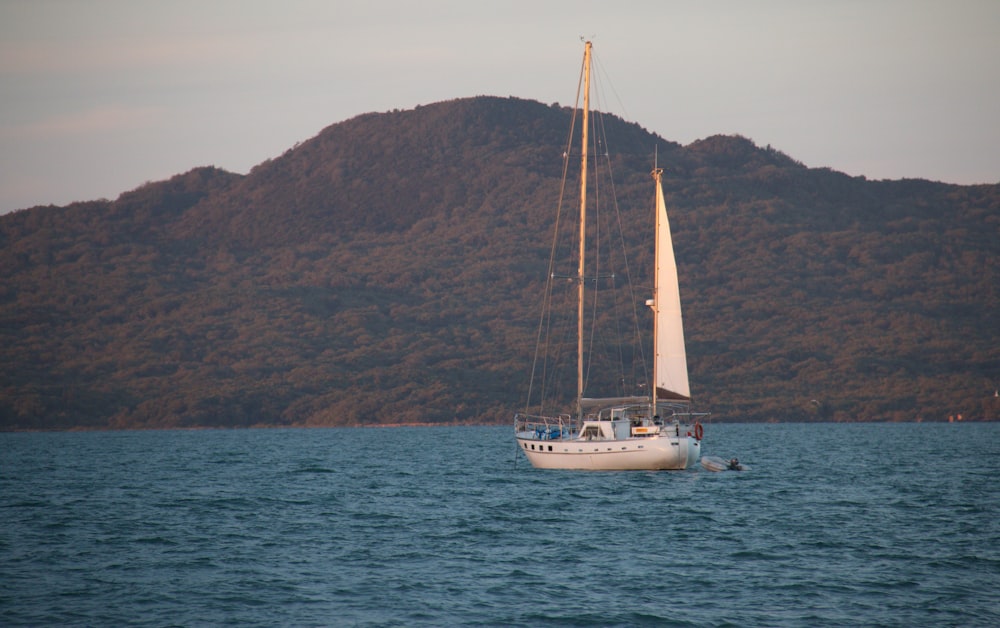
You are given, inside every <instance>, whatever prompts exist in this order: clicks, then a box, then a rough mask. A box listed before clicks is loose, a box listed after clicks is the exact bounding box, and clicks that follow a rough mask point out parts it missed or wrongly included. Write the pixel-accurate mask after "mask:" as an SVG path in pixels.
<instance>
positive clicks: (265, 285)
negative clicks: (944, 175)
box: [0, 97, 1000, 429]
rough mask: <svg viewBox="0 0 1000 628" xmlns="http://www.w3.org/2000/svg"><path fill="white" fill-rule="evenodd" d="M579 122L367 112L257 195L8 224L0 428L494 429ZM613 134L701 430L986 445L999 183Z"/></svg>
mask: <svg viewBox="0 0 1000 628" xmlns="http://www.w3.org/2000/svg"><path fill="white" fill-rule="evenodd" d="M570 115H571V112H570V111H569V109H567V108H562V107H559V106H556V105H552V106H546V105H542V104H539V103H536V102H532V101H525V100H519V99H513V98H509V99H503V98H492V97H477V98H471V99H462V100H454V101H449V102H443V103H438V104H434V105H428V106H422V107H418V108H416V109H414V110H408V111H393V112H389V113H381V114H366V115H363V116H359V117H357V118H354V119H351V120H348V121H345V122H342V123H338V124H335V125H332V126H330V127H328V128H326V129H325V130H323V131H322V132H321V133H320V134H319V135H317V136H316V137H314V138H312V139H310V140H308V141H306V142H303V143H302V144H301V145H298V146H296V147H294V148H292V149H290V150H288V151H287V152H286V153H285V154H283V155H281V156H280V157H277V158H275V159H273V160H270V161H267V162H265V163H262V164H260V165H258V166H256V167H255V168H254V169H253V170H252V171H251V172H250V173H249V174H247V175H236V174H232V173H227V172H224V171H221V170H218V169H215V168H198V169H195V170H192V171H190V172H187V173H185V174H181V175H178V176H175V177H173V178H172V179H170V180H168V181H163V182H154V183H148V184H146V185H144V186H142V187H140V188H138V189H136V190H133V191H131V192H127V193H125V194H122V195H121V196H120V197H119V198H118V199H117V200H114V201H107V200H100V201H92V202H83V203H75V204H72V205H69V206H67V207H35V208H32V209H27V210H22V211H18V212H15V213H13V214H8V215H5V216H0V276H2V277H3V279H2V280H0V428H2V429H35V428H41V429H48V428H57V429H65V428H76V427H84V428H139V427H177V426H247V425H358V424H390V423H408V422H421V423H438V422H453V421H458V422H498V421H507V420H509V418H510V415H511V413H512V412H513V411H514V410H516V409H518V408H519V407H520V406H521V405H522V404H523V402H524V398H525V393H526V386H527V379H528V371H529V368H530V360H531V355H532V351H533V348H534V340H535V333H536V325H537V313H538V312H537V305H538V295H539V294H540V292H541V287H540V286H541V284H542V282H543V281H544V279H545V273H546V264H547V256H548V246H549V239H550V237H551V231H552V224H553V220H554V209H553V208H554V207H555V205H556V201H557V195H558V193H559V180H560V177H561V172H562V163H563V159H562V153H563V151H564V143H565V137H566V131H567V129H568V128H569V120H570ZM602 120H603V122H604V124H605V125H607V127H608V130H607V135H608V137H609V138H614V140H615V145H614V146H611V147H609V148H610V151H611V152H612V153H613V154H614V155H616V170H617V171H618V172H619V173H622V175H621V176H622V178H621V181H620V182H618V183H617V184H616V185H617V188H618V189H617V192H618V195H619V196H620V197H623V198H625V199H636V201H637V202H636V203H634V204H635V205H637V206H638V208H637V209H635V210H631V209H627V210H626V211H625V213H624V220H626V221H627V222H630V223H634V224H635V225H637V226H638V225H639V224H640V223H641V221H643V220H645V219H646V218H647V217H648V213H647V211H646V209H645V203H647V202H648V197H649V194H650V188H649V177H648V172H649V169H650V165H651V162H652V154H653V151H654V148H655V150H657V152H658V160H659V165H660V166H662V167H664V168H665V170H666V174H665V179H664V186H665V189H666V191H667V196H668V199H667V200H668V208H669V211H670V213H671V225H672V228H673V231H674V246H675V249H676V252H677V257H678V265H679V268H680V272H681V289H682V299H683V301H684V316H685V326H686V334H687V338H688V362H689V369H690V373H691V380H692V389H693V390H692V392H693V395H694V397H695V401H696V405H697V407H698V409H701V410H708V411H711V412H712V413H713V420H719V421H769V420H774V421H786V420H917V419H924V420H947V419H948V417H949V416H954V417H957V416H958V415H962V417H963V418H965V419H969V420H971V419H997V418H1000V398H997V397H995V396H994V393H995V390H996V389H997V388H998V387H1000V320H998V314H997V312H998V310H1000V294H998V290H1000V288H998V286H1000V262H998V260H1000V185H979V186H957V185H947V184H942V183H933V182H928V181H922V180H904V181H867V180H865V179H864V178H852V177H848V176H846V175H843V174H841V173H838V172H834V171H831V170H829V169H810V168H806V167H805V166H803V165H802V164H799V163H797V162H796V161H794V160H793V159H791V158H789V157H788V156H786V155H784V154H782V153H781V152H779V151H777V150H774V149H771V148H770V147H767V148H761V147H758V146H755V145H754V144H753V143H752V142H750V141H749V140H747V139H744V138H741V137H726V136H716V137H711V138H707V139H705V140H701V141H698V142H695V143H693V144H691V145H688V146H680V145H678V144H675V143H672V142H669V141H666V140H663V139H661V138H658V137H656V136H654V135H652V134H650V133H648V132H646V131H645V130H644V129H642V128H641V127H639V126H638V125H635V124H631V123H628V122H625V121H622V120H620V119H618V118H615V117H613V116H608V115H605V116H602ZM650 255H651V251H645V252H643V251H642V250H640V251H639V253H638V254H637V258H636V259H637V260H640V261H641V260H642V259H643V256H645V258H646V259H648V257H649V256H650Z"/></svg>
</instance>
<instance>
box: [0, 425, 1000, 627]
mask: <svg viewBox="0 0 1000 628" xmlns="http://www.w3.org/2000/svg"><path fill="white" fill-rule="evenodd" d="M511 432H512V430H511V428H509V427H442V428H423V427H422V428H384V429H287V430H273V429H271V430H269V429H260V430H234V431H225V430H200V431H147V432H85V433H3V434H0V625H5V626H17V625H31V626H44V625H88V626H110V625H126V624H127V625H138V626H143V625H149V626H168V625H169V626H178V625H179V626H199V625H213V626H215V625H239V626H254V625H262V626H277V625H281V626H285V625H294V626H312V625H316V626H420V625H429V626H458V625H472V624H475V625H495V626H644V625H648V626H810V627H812V626H868V625H871V626H875V625H877V626H991V627H992V626H998V625H1000V480H998V475H997V473H998V471H1000V424H996V423H994V424H968V423H963V424H927V423H925V424H818V425H817V424H779V425H773V424H772V425H724V424H710V425H708V426H706V430H705V439H706V440H705V443H704V452H703V453H705V454H708V455H719V456H722V457H725V458H730V457H732V456H738V457H739V458H740V460H741V461H742V462H745V463H747V464H749V465H751V467H752V470H750V471H748V472H743V473H737V472H722V473H711V472H708V471H705V470H703V469H700V468H698V469H692V470H689V471H667V472H662V471H661V472H580V471H572V472H569V471H542V470H535V469H533V468H531V467H530V465H529V464H528V463H527V461H526V460H525V459H524V458H523V456H521V454H520V453H518V452H517V448H516V447H515V445H514V442H513V438H512V433H511Z"/></svg>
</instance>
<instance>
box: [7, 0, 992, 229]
mask: <svg viewBox="0 0 1000 628" xmlns="http://www.w3.org/2000/svg"><path fill="white" fill-rule="evenodd" d="M582 36H585V37H587V38H591V39H592V40H593V41H594V49H595V55H596V58H597V62H598V64H599V68H600V71H601V73H602V75H603V76H606V77H607V80H609V81H610V88H611V89H612V90H613V91H609V92H607V93H608V94H611V95H612V96H613V99H612V100H609V101H607V102H605V103H602V105H604V106H602V107H601V108H602V109H604V110H608V111H611V112H612V113H616V114H618V115H621V116H623V117H625V118H626V119H628V120H631V121H634V122H637V123H638V124H640V125H641V126H643V127H645V128H646V129H647V130H649V131H652V132H655V133H657V134H659V135H661V136H662V137H664V138H665V139H667V140H671V141H676V142H680V143H682V144H688V143H690V142H692V141H694V140H697V139H700V138H704V137H708V136H711V135H715V134H718V133H725V134H740V135H744V136H746V137H749V138H750V139H752V140H754V141H755V142H756V143H757V144H759V145H761V146H764V145H771V146H773V147H774V148H777V149H779V150H781V151H783V152H785V153H787V154H788V155H789V156H791V157H793V158H794V159H797V160H799V161H801V162H803V163H805V164H806V165H807V166H811V167H830V168H833V169H834V170H839V171H842V172H846V173H848V174H850V175H865V176H867V177H868V178H869V179H900V178H926V179H931V180H936V181H946V182H951V183H963V184H967V183H997V182H1000V1H998V0H940V1H937V2H931V1H925V0H823V1H820V0H758V1H754V0H703V1H694V0H683V1H682V0H637V1H631V2H630V1H628V0H614V1H612V0H599V1H579V0H578V1H577V2H567V1H563V0H552V1H547V0H530V1H522V0H511V1H503V0H487V1H480V0H412V1H407V0H339V1H338V0H280V1H264V0H169V1H164V0H78V1H74V0H0V213H3V212H8V211H11V210H14V209H21V208H26V207H31V206H34V205H41V204H50V203H51V204H57V205H65V204H67V203H70V202H72V201H77V200H94V199H98V198H109V199H114V198H117V196H118V195H119V194H121V193H122V192H125V191H127V190H130V189H133V188H135V187H137V186H139V185H141V184H143V183H144V182H146V181H159V180H163V179H167V178H169V177H171V176H172V175H174V174H178V173H181V172H186V171H187V170H190V169H191V168H194V167H197V166H207V165H214V166H218V167H220V168H224V169H226V170H230V171H233V172H240V173H246V172H247V171H248V170H249V169H250V168H251V167H253V166H254V165H256V164H258V163H260V162H262V161H264V160H266V159H269V158H272V157H277V156H279V155H280V154H281V153H283V152H284V151H285V150H287V149H289V148H291V147H292V146H294V145H295V144H296V142H300V141H303V140H306V139H308V138H310V137H313V136H314V135H316V134H317V133H319V132H320V131H321V130H322V129H323V128H324V127H326V126H328V125H330V124H333V123H336V122H341V121H344V120H347V119H350V118H352V117H354V116H356V115H359V114H362V113H368V112H373V111H375V112H383V111H390V110H392V109H412V108H413V107H415V106H417V105H426V104H430V103H434V102H439V101H443V100H451V99H454V98H464V97H469V96H478V95H494V96H503V97H506V96H516V97H519V98H527V99H532V100H538V101H541V102H543V103H546V104H548V103H553V102H559V103H561V104H564V105H569V104H572V103H573V102H574V98H575V93H576V84H577V78H578V73H579V67H580V59H581V56H582V52H583V47H582V43H581V41H580V38H581V37H582ZM608 85H609V84H608V83H607V81H605V89H608Z"/></svg>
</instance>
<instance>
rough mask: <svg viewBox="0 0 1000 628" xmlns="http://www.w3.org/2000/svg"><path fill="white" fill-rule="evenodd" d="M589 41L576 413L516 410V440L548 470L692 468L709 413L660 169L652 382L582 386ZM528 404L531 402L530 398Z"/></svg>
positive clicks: (586, 78) (651, 302) (586, 69)
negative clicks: (693, 380)
mask: <svg viewBox="0 0 1000 628" xmlns="http://www.w3.org/2000/svg"><path fill="white" fill-rule="evenodd" d="M591 49H592V46H591V42H589V41H588V42H586V43H585V47H584V61H583V107H582V108H581V113H582V122H583V125H582V132H581V136H582V141H581V147H582V148H581V165H580V170H581V175H580V229H579V262H578V269H577V275H576V277H575V278H573V280H574V281H575V282H576V284H577V286H578V290H577V292H578V294H577V306H578V309H577V351H576V352H577V394H576V408H575V413H573V414H569V413H564V414H546V413H544V412H541V411H539V412H531V411H530V410H529V409H526V410H525V412H522V413H518V414H516V415H515V417H514V425H515V426H514V431H515V439H516V441H517V445H518V448H519V449H520V450H521V451H522V452H524V454H525V456H526V457H527V458H528V460H529V461H530V462H531V464H532V465H533V466H535V467H538V468H544V469H591V470H660V469H687V468H689V467H692V466H694V465H695V464H697V462H698V459H699V457H700V454H701V440H702V436H703V428H702V425H701V423H700V421H699V420H698V419H699V417H701V416H704V414H695V413H692V412H691V411H690V409H689V402H690V400H691V391H690V384H689V381H688V372H687V357H686V352H685V347H684V330H683V325H682V319H681V301H680V291H679V287H678V279H677V264H676V262H675V260H674V251H673V243H672V241H671V237H670V224H669V222H668V220H667V212H666V204H665V202H664V197H663V186H662V174H663V171H662V169H660V168H654V170H653V172H652V175H653V180H654V183H655V195H654V199H655V200H654V203H655V215H656V220H655V230H656V236H655V242H656V245H655V246H656V250H655V262H654V263H655V272H654V283H655V285H654V289H653V296H652V298H651V299H648V300H647V301H646V305H648V306H649V307H650V308H651V309H652V312H653V354H654V355H653V374H652V382H653V385H652V386H650V387H644V390H648V394H645V395H632V396H622V397H616V398H603V399H590V398H586V397H585V390H584V382H585V377H584V302H585V301H584V297H585V295H584V288H585V285H586V284H588V283H590V280H588V279H585V278H586V277H587V275H586V274H585V270H586V268H585V260H586V255H585V251H586V242H585V241H586V239H587V238H586V234H587V227H586V219H587V162H588V137H587V134H588V125H589V124H590V121H589V116H590V111H589V109H590V72H591V54H592V50H591ZM529 402H530V400H529Z"/></svg>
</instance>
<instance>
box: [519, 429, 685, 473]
mask: <svg viewBox="0 0 1000 628" xmlns="http://www.w3.org/2000/svg"><path fill="white" fill-rule="evenodd" d="M517 443H518V446H519V447H520V448H521V451H523V452H524V455H525V456H527V458H528V461H529V462H531V464H532V466H534V467H536V468H539V469H581V470H591V471H639V470H649V471H659V470H683V469H687V468H690V467H693V466H694V465H695V464H697V462H698V458H699V456H700V454H701V442H700V441H698V440H697V439H695V438H694V437H688V436H680V437H677V436H661V435H657V436H650V437H644V438H629V439H624V440H609V441H595V440H585V439H580V438H570V439H565V440H537V439H534V438H521V437H520V436H519V437H518V438H517Z"/></svg>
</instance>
